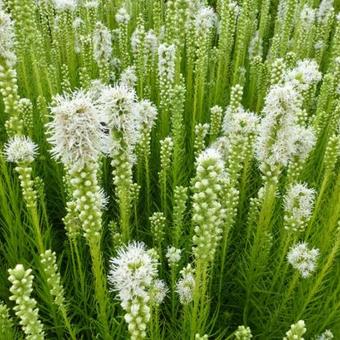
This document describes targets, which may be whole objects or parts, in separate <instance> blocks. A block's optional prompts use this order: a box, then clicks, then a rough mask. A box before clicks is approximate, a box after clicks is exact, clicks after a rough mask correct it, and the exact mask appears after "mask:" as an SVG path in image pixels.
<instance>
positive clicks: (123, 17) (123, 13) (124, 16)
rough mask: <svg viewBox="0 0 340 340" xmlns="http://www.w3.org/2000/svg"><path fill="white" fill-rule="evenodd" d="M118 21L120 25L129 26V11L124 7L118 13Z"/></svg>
mask: <svg viewBox="0 0 340 340" xmlns="http://www.w3.org/2000/svg"><path fill="white" fill-rule="evenodd" d="M115 18H116V21H117V22H118V23H119V24H123V25H127V24H128V22H129V21H130V15H129V14H128V12H127V10H126V9H125V8H124V7H121V8H120V9H119V10H118V12H117V13H116V16H115Z"/></svg>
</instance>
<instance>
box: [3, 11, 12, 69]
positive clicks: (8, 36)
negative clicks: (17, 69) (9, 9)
mask: <svg viewBox="0 0 340 340" xmlns="http://www.w3.org/2000/svg"><path fill="white" fill-rule="evenodd" d="M13 49H14V31H13V23H12V20H11V18H10V16H9V15H8V14H7V13H6V12H5V11H3V10H2V9H1V8H0V59H2V58H3V59H5V60H6V62H7V63H8V65H9V66H14V64H15V63H16V56H15V54H14V53H13Z"/></svg>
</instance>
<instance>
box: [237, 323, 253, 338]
mask: <svg viewBox="0 0 340 340" xmlns="http://www.w3.org/2000/svg"><path fill="white" fill-rule="evenodd" d="M252 337H253V336H252V334H251V330H250V327H246V326H238V327H237V330H236V331H235V339H236V340H250V339H251V338H252Z"/></svg>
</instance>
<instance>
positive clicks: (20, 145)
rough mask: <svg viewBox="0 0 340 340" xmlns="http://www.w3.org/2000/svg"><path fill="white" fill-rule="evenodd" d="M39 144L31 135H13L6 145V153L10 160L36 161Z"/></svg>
mask: <svg viewBox="0 0 340 340" xmlns="http://www.w3.org/2000/svg"><path fill="white" fill-rule="evenodd" d="M37 148H38V146H37V145H36V144H35V143H33V142H32V140H31V139H30V138H29V137H24V136H15V137H12V138H11V139H10V140H9V141H8V142H7V143H6V145H5V155H6V158H7V161H8V162H14V163H19V162H28V163H31V162H33V161H34V158H35V156H36V154H37Z"/></svg>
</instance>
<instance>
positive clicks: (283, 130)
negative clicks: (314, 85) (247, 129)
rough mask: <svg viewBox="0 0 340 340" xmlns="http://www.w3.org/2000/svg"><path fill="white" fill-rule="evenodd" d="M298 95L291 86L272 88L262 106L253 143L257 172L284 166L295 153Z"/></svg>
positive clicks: (287, 84) (298, 106) (284, 85)
mask: <svg viewBox="0 0 340 340" xmlns="http://www.w3.org/2000/svg"><path fill="white" fill-rule="evenodd" d="M300 105H301V100H300V95H299V93H298V91H297V90H296V89H295V88H294V86H293V85H292V84H291V83H285V84H283V85H275V86H272V87H271V89H270V91H269V93H268V95H267V97H266V102H265V106H264V109H263V111H264V114H265V115H264V117H263V118H262V119H261V123H260V125H259V133H258V136H257V139H256V143H255V151H256V157H257V159H258V160H259V161H260V162H261V166H260V167H261V170H262V171H266V167H267V166H269V167H270V168H274V167H280V166H286V165H287V164H288V162H289V161H290V159H291V158H292V156H293V155H294V154H295V153H296V148H297V146H296V127H297V116H298V113H299V112H300V110H301V109H300Z"/></svg>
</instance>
